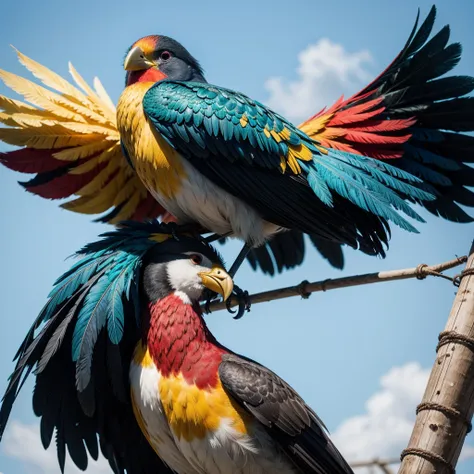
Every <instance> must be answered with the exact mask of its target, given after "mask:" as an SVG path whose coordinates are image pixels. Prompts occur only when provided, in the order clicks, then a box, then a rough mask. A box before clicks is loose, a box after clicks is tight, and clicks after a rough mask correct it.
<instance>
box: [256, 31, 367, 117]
mask: <svg viewBox="0 0 474 474" xmlns="http://www.w3.org/2000/svg"><path fill="white" fill-rule="evenodd" d="M298 61H299V66H298V69H297V73H298V78H297V79H296V80H294V81H287V80H285V79H284V78H281V77H271V78H269V79H268V80H267V81H266V83H265V87H266V89H267V90H268V91H269V92H270V98H269V99H268V100H266V103H267V104H268V105H269V106H270V107H272V108H273V109H275V110H276V111H278V112H280V113H282V114H283V115H284V116H285V117H287V118H288V119H290V120H294V121H296V120H305V119H307V118H308V117H310V116H311V115H314V114H315V113H316V112H319V110H321V109H322V108H323V107H325V106H328V105H331V104H332V102H334V101H335V100H336V99H338V98H339V97H340V96H341V95H342V94H347V93H354V92H356V89H357V88H358V87H359V88H362V87H364V86H365V85H366V84H368V83H369V82H370V81H371V80H372V79H373V78H374V75H373V74H370V73H369V71H368V70H367V69H366V65H367V64H370V63H371V62H372V61H373V59H372V55H371V54H370V52H369V51H367V50H362V51H358V52H355V53H349V52H347V51H346V50H345V49H344V47H343V46H341V45H340V44H337V43H333V42H332V41H331V40H329V39H327V38H322V39H320V40H319V41H318V42H317V43H316V44H313V45H310V46H308V47H307V48H306V49H305V50H303V51H302V52H301V53H300V54H299V55H298Z"/></svg>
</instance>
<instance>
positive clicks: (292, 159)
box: [286, 148, 301, 174]
mask: <svg viewBox="0 0 474 474" xmlns="http://www.w3.org/2000/svg"><path fill="white" fill-rule="evenodd" d="M296 158H297V156H296V155H295V153H294V152H293V150H292V149H291V148H288V156H287V157H286V161H287V162H288V166H289V167H290V169H291V171H293V173H294V174H300V173H301V168H300V165H299V163H298V160H297V159H296Z"/></svg>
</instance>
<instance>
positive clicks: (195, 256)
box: [189, 253, 202, 265]
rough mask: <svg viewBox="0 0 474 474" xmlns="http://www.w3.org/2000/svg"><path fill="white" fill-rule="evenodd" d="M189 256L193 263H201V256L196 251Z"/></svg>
mask: <svg viewBox="0 0 474 474" xmlns="http://www.w3.org/2000/svg"><path fill="white" fill-rule="evenodd" d="M189 258H190V259H191V262H193V263H194V265H200V264H201V263H202V256H201V255H199V254H198V253H194V254H192V255H191V256H190V257H189Z"/></svg>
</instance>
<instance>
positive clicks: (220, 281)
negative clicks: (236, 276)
mask: <svg viewBox="0 0 474 474" xmlns="http://www.w3.org/2000/svg"><path fill="white" fill-rule="evenodd" d="M199 276H200V277H201V280H202V283H203V284H204V286H205V287H206V288H209V289H210V290H212V291H215V292H216V293H219V294H220V295H222V298H224V301H226V300H227V298H229V296H230V295H231V294H232V290H233V289H234V282H233V280H232V278H231V276H230V275H229V274H228V273H227V272H226V271H225V270H224V269H223V268H222V267H220V266H218V265H215V266H213V267H212V268H211V269H210V270H209V271H207V272H200V273H199Z"/></svg>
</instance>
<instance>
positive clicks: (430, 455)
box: [400, 448, 456, 474]
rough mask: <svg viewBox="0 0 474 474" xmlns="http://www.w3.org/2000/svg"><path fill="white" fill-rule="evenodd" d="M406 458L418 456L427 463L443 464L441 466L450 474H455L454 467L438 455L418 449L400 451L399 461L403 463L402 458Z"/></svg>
mask: <svg viewBox="0 0 474 474" xmlns="http://www.w3.org/2000/svg"><path fill="white" fill-rule="evenodd" d="M406 456H419V457H421V458H423V459H426V460H427V461H430V462H437V463H439V464H443V466H445V467H446V468H447V469H448V470H449V471H450V472H451V474H456V469H455V468H454V466H453V465H452V464H451V463H449V462H448V461H446V459H444V458H443V456H440V455H439V454H436V453H432V452H430V451H425V450H424V449H419V448H408V449H404V450H403V451H402V454H401V455H400V461H403V458H405V457H406Z"/></svg>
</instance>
